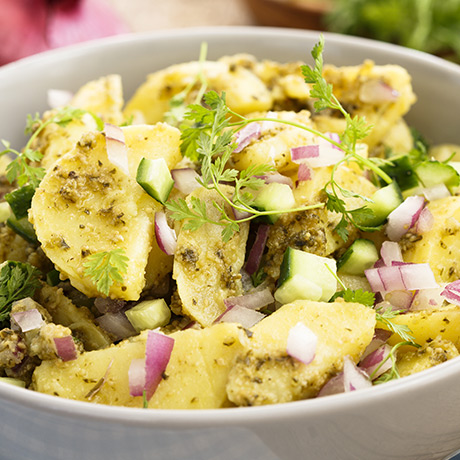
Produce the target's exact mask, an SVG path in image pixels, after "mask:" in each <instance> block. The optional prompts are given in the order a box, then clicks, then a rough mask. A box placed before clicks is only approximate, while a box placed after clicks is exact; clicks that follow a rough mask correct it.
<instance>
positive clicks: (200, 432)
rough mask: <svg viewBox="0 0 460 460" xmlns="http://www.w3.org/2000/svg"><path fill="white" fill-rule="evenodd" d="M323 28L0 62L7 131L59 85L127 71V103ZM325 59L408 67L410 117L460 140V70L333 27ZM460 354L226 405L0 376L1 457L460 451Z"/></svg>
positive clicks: (276, 52) (310, 41) (149, 38)
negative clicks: (208, 66)
mask: <svg viewBox="0 0 460 460" xmlns="http://www.w3.org/2000/svg"><path fill="white" fill-rule="evenodd" d="M318 36H319V35H318V33H317V32H309V31H297V30H283V29H270V28H208V29H188V30H181V31H173V32H169V33H158V34H156V33H150V34H142V35H127V36H124V37H115V38H112V39H104V40H100V41H97V42H94V43H87V44H84V45H79V46H75V47H70V48H68V49H61V50H56V51H52V52H48V53H44V54H43V55H37V56H34V57H31V58H28V59H25V60H23V61H21V62H17V63H13V64H11V65H8V66H5V67H4V68H2V69H0V101H1V106H0V139H8V140H10V141H11V142H12V144H13V145H14V146H16V147H18V148H20V147H21V146H22V145H23V144H24V142H25V138H24V135H23V127H24V123H25V120H26V115H27V114H28V113H35V112H42V111H44V110H46V109H47V106H46V97H47V90H48V89H50V88H58V89H69V90H76V89H78V87H80V86H81V85H82V84H84V83H86V82H87V81H89V80H91V79H94V78H97V77H99V76H102V75H106V74H109V73H119V74H120V75H121V76H122V78H123V82H124V88H125V93H126V94H125V99H128V98H129V97H130V96H131V94H132V93H133V92H134V90H135V89H136V88H137V87H138V86H139V85H140V84H141V83H142V82H143V81H144V79H145V77H146V75H147V74H148V73H150V72H152V71H155V70H158V69H161V68H163V67H166V66H168V65H171V64H174V63H180V62H185V61H191V60H195V59H196V58H197V56H198V54H199V48H200V44H201V42H202V41H207V42H208V46H209V58H210V59H215V58H218V57H220V56H222V55H226V54H234V53H237V52H247V53H251V54H254V55H255V56H256V57H258V58H260V59H262V58H266V59H273V60H279V61H285V62H286V61H290V60H305V61H307V62H311V60H310V59H311V58H310V55H309V52H310V50H311V48H312V46H313V45H314V43H316V42H317V40H318ZM325 37H326V51H325V62H328V63H332V64H336V65H354V64H359V63H361V62H362V61H363V60H364V59H366V58H370V59H373V60H374V61H375V62H376V63H377V64H400V65H403V66H405V67H406V68H407V69H408V71H409V72H410V73H411V74H412V76H413V85H414V90H415V92H416V94H417V96H418V102H417V103H416V105H415V106H414V108H413V109H412V113H411V114H410V116H409V117H408V121H409V123H410V124H412V125H414V126H415V127H416V128H417V129H419V130H420V131H421V132H422V133H424V134H425V136H426V137H427V138H428V139H429V140H432V141H433V142H446V143H459V144H460V129H459V128H458V112H459V109H460V67H458V66H455V65H453V64H449V63H447V62H445V61H441V60H440V59H438V58H434V57H431V56H427V55H424V54H422V53H418V52H416V51H413V50H405V49H402V48H398V47H395V46H392V45H385V44H380V43H377V42H373V41H370V40H363V39H356V38H352V37H343V36H338V35H334V34H325ZM459 380H460V361H459V360H457V359H455V360H453V361H450V362H447V363H444V364H442V365H440V366H439V367H438V368H437V369H432V370H429V371H426V372H424V373H422V374H421V375H418V376H413V377H408V378H406V379H403V380H401V381H397V382H391V383H389V384H386V385H384V386H381V387H374V388H370V389H368V390H363V391H361V392H356V393H353V394H347V395H336V396H331V397H327V398H324V399H317V400H310V401H300V402H296V403H290V404H285V405H279V406H271V407H260V408H259V407H254V408H241V409H229V410H223V411H197V412H184V411H145V410H141V409H127V408H113V407H105V406H93V405H89V404H86V403H80V402H75V401H66V400H62V399H59V398H54V397H50V396H47V395H41V394H35V393H32V392H29V391H26V390H22V389H20V388H16V387H11V386H8V385H6V384H0V420H1V425H0V426H1V427H0V459H2V460H23V459H24V460H26V459H27V460H29V459H31V458H34V459H35V460H45V459H46V460H60V459H63V460H73V459H78V460H81V459H89V460H99V459H101V460H102V459H110V460H118V459H120V460H126V459H132V460H143V459H146V460H163V459H165V460H166V459H168V460H185V459H187V460H234V459H237V458H247V459H251V460H259V459H260V460H300V459H302V460H303V459H305V460H316V459H321V460H322V459H333V458H337V459H341V460H352V459H356V460H363V459H366V460H367V459H370V460H374V459H375V460H379V459H382V460H383V459H390V458H391V459H394V460H397V459H401V460H402V459H404V460H433V459H442V458H445V457H446V456H448V455H449V454H450V453H451V452H453V451H454V450H456V449H458V448H460V410H459V408H460V385H458V382H459Z"/></svg>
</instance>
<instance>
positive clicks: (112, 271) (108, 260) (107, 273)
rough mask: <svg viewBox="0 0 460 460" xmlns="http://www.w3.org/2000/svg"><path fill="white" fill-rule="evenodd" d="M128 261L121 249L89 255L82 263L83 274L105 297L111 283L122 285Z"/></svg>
mask: <svg viewBox="0 0 460 460" xmlns="http://www.w3.org/2000/svg"><path fill="white" fill-rule="evenodd" d="M128 261H129V258H128V257H127V256H126V254H125V251H124V249H121V248H117V249H113V250H112V251H108V252H106V251H104V252H96V253H94V254H91V255H89V256H88V257H87V260H86V261H85V262H84V263H83V266H84V267H85V271H84V274H85V276H88V277H89V278H91V280H92V281H93V282H94V283H95V284H96V289H97V290H98V291H99V292H100V293H102V294H104V295H106V296H107V295H109V292H110V288H111V287H112V285H113V283H115V282H117V283H123V276H122V275H124V274H125V273H126V271H127V269H128Z"/></svg>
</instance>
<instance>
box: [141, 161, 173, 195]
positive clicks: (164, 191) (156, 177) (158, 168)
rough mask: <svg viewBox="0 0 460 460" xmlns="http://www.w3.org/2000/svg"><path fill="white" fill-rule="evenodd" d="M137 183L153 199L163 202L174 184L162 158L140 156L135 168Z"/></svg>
mask: <svg viewBox="0 0 460 460" xmlns="http://www.w3.org/2000/svg"><path fill="white" fill-rule="evenodd" d="M136 180H137V183H138V184H139V185H140V186H141V187H142V188H143V189H144V190H145V191H146V192H147V193H148V194H149V195H150V196H151V197H153V198H155V200H157V201H159V202H160V203H162V204H164V203H165V202H166V200H167V199H168V197H169V194H170V193H171V190H172V188H173V186H174V180H173V178H172V176H171V172H170V171H169V168H168V165H167V164H166V161H165V159H164V158H157V159H155V160H152V159H150V158H142V160H141V161H140V163H139V166H138V168H137V174H136Z"/></svg>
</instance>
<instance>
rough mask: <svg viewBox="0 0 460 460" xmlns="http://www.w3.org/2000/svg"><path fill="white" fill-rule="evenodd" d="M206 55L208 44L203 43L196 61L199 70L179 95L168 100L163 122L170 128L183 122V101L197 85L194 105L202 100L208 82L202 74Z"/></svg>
mask: <svg viewBox="0 0 460 460" xmlns="http://www.w3.org/2000/svg"><path fill="white" fill-rule="evenodd" d="M207 54H208V44H207V43H206V42H203V43H202V44H201V48H200V57H199V59H198V66H199V70H198V73H197V74H196V75H195V77H194V78H193V79H192V80H191V81H190V83H189V84H188V85H187V86H186V87H185V88H184V89H183V90H182V91H180V92H179V93H177V94H176V95H174V96H173V97H172V98H171V99H170V100H169V111H168V112H166V114H165V116H164V120H165V121H166V123H169V124H170V125H172V126H180V125H181V124H182V123H183V122H184V118H185V114H186V112H187V104H186V103H185V100H186V98H187V96H188V95H189V94H190V92H191V91H192V90H193V88H194V87H195V86H196V85H197V84H198V83H199V84H200V87H199V89H198V92H197V94H196V97H195V101H194V102H195V104H199V103H200V102H201V99H202V98H203V95H204V93H205V92H206V89H207V87H208V81H207V79H206V76H205V74H204V69H203V67H204V62H205V61H206V56H207Z"/></svg>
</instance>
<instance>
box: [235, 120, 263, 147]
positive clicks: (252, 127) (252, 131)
mask: <svg viewBox="0 0 460 460" xmlns="http://www.w3.org/2000/svg"><path fill="white" fill-rule="evenodd" d="M260 134H261V129H260V125H259V123H256V122H253V123H249V124H248V125H246V126H245V127H244V128H242V129H241V130H240V131H238V132H237V133H236V142H237V143H238V146H237V147H236V149H235V150H234V152H235V153H239V152H241V151H242V150H243V149H244V148H245V147H247V146H248V145H249V144H250V143H251V141H252V140H253V139H258V138H259V137H260Z"/></svg>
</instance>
